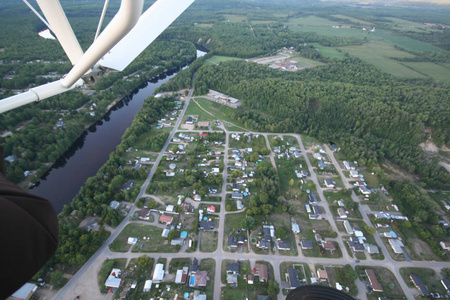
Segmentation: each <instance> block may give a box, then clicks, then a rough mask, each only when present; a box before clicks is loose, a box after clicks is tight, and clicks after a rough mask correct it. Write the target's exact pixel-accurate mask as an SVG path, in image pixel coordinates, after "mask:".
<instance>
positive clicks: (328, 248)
mask: <svg viewBox="0 0 450 300" xmlns="http://www.w3.org/2000/svg"><path fill="white" fill-rule="evenodd" d="M322 247H323V249H324V250H326V251H331V252H333V251H334V250H336V246H335V245H334V243H333V242H332V241H325V242H322Z"/></svg>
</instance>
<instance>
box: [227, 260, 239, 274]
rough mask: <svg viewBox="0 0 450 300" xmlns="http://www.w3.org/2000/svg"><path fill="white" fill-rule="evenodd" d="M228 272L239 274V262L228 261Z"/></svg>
mask: <svg viewBox="0 0 450 300" xmlns="http://www.w3.org/2000/svg"><path fill="white" fill-rule="evenodd" d="M227 274H238V275H239V264H238V263H237V262H234V263H227Z"/></svg>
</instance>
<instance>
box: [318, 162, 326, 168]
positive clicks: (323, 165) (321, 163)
mask: <svg viewBox="0 0 450 300" xmlns="http://www.w3.org/2000/svg"><path fill="white" fill-rule="evenodd" d="M317 165H318V166H319V169H320V170H323V169H325V167H326V165H325V163H324V162H323V160H319V162H318V163H317Z"/></svg>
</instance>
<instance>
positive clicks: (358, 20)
mask: <svg viewBox="0 0 450 300" xmlns="http://www.w3.org/2000/svg"><path fill="white" fill-rule="evenodd" d="M332 17H335V18H339V19H342V20H348V21H350V22H353V23H359V24H364V25H372V24H373V23H371V22H368V21H365V20H361V19H356V18H353V17H349V16H345V15H332Z"/></svg>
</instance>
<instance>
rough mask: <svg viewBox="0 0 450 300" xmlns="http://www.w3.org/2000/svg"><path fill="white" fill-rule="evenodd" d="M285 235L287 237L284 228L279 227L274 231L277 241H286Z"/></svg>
mask: <svg viewBox="0 0 450 300" xmlns="http://www.w3.org/2000/svg"><path fill="white" fill-rule="evenodd" d="M287 235H288V231H287V229H286V227H284V226H280V227H277V228H276V229H275V236H276V237H277V239H282V240H285V239H287Z"/></svg>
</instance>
